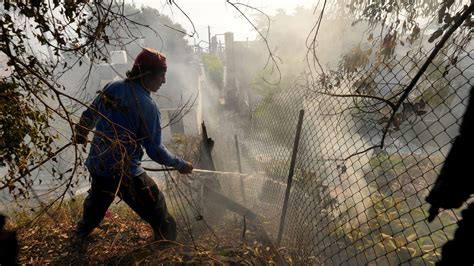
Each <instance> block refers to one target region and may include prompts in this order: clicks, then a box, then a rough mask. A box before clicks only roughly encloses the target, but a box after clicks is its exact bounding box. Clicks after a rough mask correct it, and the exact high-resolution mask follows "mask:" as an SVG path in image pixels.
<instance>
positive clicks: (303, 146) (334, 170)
mask: <svg viewBox="0 0 474 266" xmlns="http://www.w3.org/2000/svg"><path fill="white" fill-rule="evenodd" d="M462 42H463V41H459V42H457V43H456V41H453V44H452V45H450V46H449V47H450V48H449V49H448V48H446V49H443V50H441V52H440V53H439V54H438V55H437V57H436V58H435V60H433V61H432V63H431V64H430V66H429V67H428V70H427V71H425V72H424V74H423V75H422V77H421V79H420V80H419V81H418V83H417V85H416V87H415V89H414V90H413V91H412V92H411V93H410V96H409V97H408V99H407V100H405V101H404V102H403V104H402V105H401V109H400V110H398V111H397V112H396V114H395V115H394V117H393V120H392V121H390V120H389V118H390V117H391V112H392V111H393V109H392V108H391V106H390V103H393V104H395V103H396V102H397V100H398V99H399V97H400V95H401V94H402V93H403V91H404V89H405V88H406V86H407V85H408V84H409V83H410V81H411V80H412V79H413V78H414V76H415V75H416V73H417V72H418V70H419V69H420V67H421V65H422V64H423V62H424V61H425V60H426V58H427V57H428V55H429V54H430V52H431V50H426V49H424V48H419V49H416V50H410V51H408V52H404V53H403V54H401V53H399V54H396V55H394V56H392V57H391V58H389V59H387V58H385V59H384V60H378V59H377V58H372V59H371V60H372V61H373V62H375V63H373V64H371V65H370V66H367V67H364V68H358V69H357V71H356V70H354V69H350V68H347V66H344V65H340V66H339V68H338V69H337V71H328V73H326V74H325V75H321V76H320V77H319V78H318V79H316V80H314V79H312V77H310V76H303V77H301V78H300V79H299V80H296V81H295V83H294V84H295V85H294V86H292V87H291V88H288V89H285V90H282V91H279V92H277V93H275V94H274V95H272V96H270V97H267V98H264V99H263V100H262V101H261V102H260V103H259V104H258V105H257V106H256V107H255V108H252V109H251V111H250V112H249V114H245V115H242V114H237V113H236V112H234V111H232V110H219V114H220V115H219V119H218V121H217V122H216V123H214V124H212V125H211V126H210V127H209V128H210V129H209V131H210V135H211V136H212V137H213V138H214V139H215V141H216V143H215V148H214V158H217V159H216V162H217V164H216V165H217V168H218V170H226V171H236V170H238V169H237V165H238V164H237V160H238V158H237V152H236V148H235V147H236V146H235V142H234V136H233V135H234V134H235V135H237V136H238V139H239V147H240V153H241V160H242V164H243V171H244V172H246V173H252V175H251V176H248V177H245V178H244V189H243V193H244V194H245V195H241V194H242V190H240V189H238V188H239V182H238V180H237V178H240V177H225V178H221V179H220V182H221V184H222V188H223V190H224V191H225V194H227V195H231V197H233V198H234V199H235V200H236V201H238V202H241V203H242V204H243V203H244V202H243V201H242V200H243V198H244V196H245V198H246V202H245V204H246V206H247V207H248V208H250V209H251V210H252V211H254V212H255V213H257V214H259V215H260V216H261V219H262V221H263V223H264V224H265V227H266V229H267V232H268V233H269V235H270V236H271V237H273V238H274V239H275V240H276V239H277V234H278V232H277V231H278V226H279V222H280V215H281V212H282V203H283V198H284V194H285V189H286V186H287V178H288V171H289V164H290V158H291V152H292V145H293V142H294V138H295V132H296V123H297V118H298V112H299V110H301V109H303V110H304V111H305V116H304V120H303V126H302V135H301V139H300V144H299V151H298V154H297V160H296V170H295V174H294V176H293V186H292V188H291V193H290V196H289V206H288V213H287V217H286V220H285V227H284V235H283V236H284V237H283V242H282V247H284V248H285V249H287V250H288V252H290V253H291V254H293V255H294V259H295V260H297V261H300V262H304V263H311V264H328V265H333V264H337V265H340V264H343V265H365V264H377V265H379V264H382V265H384V264H404V263H410V264H432V263H434V262H436V261H438V260H439V259H440V252H441V247H442V245H443V244H444V243H446V241H447V240H449V239H451V238H452V237H453V232H454V230H455V229H456V223H457V221H458V220H459V219H460V215H459V210H454V211H453V210H446V211H443V212H442V213H440V215H439V216H438V217H439V218H438V219H436V220H435V221H434V222H432V223H428V222H427V219H426V218H427V216H428V214H427V209H428V206H427V204H426V203H425V198H426V196H427V194H428V192H429V189H430V188H431V186H432V184H433V183H434V182H435V180H436V177H437V175H438V173H439V170H440V168H441V166H442V165H443V162H444V160H445V158H446V156H447V153H448V152H449V149H450V146H451V141H452V140H453V138H454V137H455V136H456V135H457V134H458V128H459V125H460V123H461V121H462V116H463V113H464V110H465V108H466V104H467V101H468V95H469V90H470V88H471V87H472V86H473V85H474V82H473V76H474V75H473V74H474V67H473V60H472V59H473V58H472V56H473V53H472V49H471V48H472V45H471V44H468V45H465V43H462ZM466 47H467V48H466ZM356 52H357V51H356ZM389 121H390V122H391V125H390V127H387V123H388V122H389ZM386 129H388V131H387V132H386V136H385V137H384V132H385V130H386ZM223 132H225V133H223ZM382 140H383V141H384V145H383V148H380V147H377V146H380V143H381V141H382Z"/></svg>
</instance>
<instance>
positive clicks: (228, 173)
mask: <svg viewBox="0 0 474 266" xmlns="http://www.w3.org/2000/svg"><path fill="white" fill-rule="evenodd" d="M143 169H145V170H146V171H151V172H168V171H178V169H176V168H149V167H143ZM193 172H198V173H209V174H220V175H237V176H248V175H250V174H242V173H237V172H223V171H212V170H205V169H197V168H194V169H193Z"/></svg>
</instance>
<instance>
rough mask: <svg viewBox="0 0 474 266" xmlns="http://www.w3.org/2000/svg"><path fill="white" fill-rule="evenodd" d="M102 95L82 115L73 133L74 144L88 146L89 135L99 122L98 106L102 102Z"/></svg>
mask: <svg viewBox="0 0 474 266" xmlns="http://www.w3.org/2000/svg"><path fill="white" fill-rule="evenodd" d="M101 95H102V93H100V94H99V95H98V96H97V97H96V98H95V99H94V101H93V102H92V104H91V105H90V106H89V107H87V109H86V110H85V111H84V112H83V113H82V115H81V118H80V120H79V123H77V124H76V125H75V127H74V133H73V137H72V139H73V142H74V143H77V144H86V143H87V135H88V134H89V131H91V130H92V129H93V128H94V127H95V124H96V122H97V118H98V114H97V106H98V104H99V101H100V97H101Z"/></svg>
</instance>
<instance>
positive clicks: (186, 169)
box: [178, 162, 193, 174]
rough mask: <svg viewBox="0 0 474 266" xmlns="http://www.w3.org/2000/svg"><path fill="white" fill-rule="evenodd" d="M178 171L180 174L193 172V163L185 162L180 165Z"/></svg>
mask: <svg viewBox="0 0 474 266" xmlns="http://www.w3.org/2000/svg"><path fill="white" fill-rule="evenodd" d="M178 172H179V173H180V174H190V173H192V172H193V164H192V163H191V162H186V163H185V164H184V166H183V167H181V168H180V169H179V170H178Z"/></svg>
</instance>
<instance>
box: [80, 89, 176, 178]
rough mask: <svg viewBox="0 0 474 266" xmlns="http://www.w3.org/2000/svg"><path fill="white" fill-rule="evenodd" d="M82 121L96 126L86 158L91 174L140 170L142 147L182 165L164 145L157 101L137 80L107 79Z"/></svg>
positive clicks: (161, 160)
mask: <svg viewBox="0 0 474 266" xmlns="http://www.w3.org/2000/svg"><path fill="white" fill-rule="evenodd" d="M81 122H82V123H81V124H83V123H85V125H83V126H85V127H86V128H87V129H93V128H94V127H95V129H96V130H95V133H94V138H93V140H92V143H91V147H90V151H89V155H88V157H87V159H86V162H85V164H86V166H87V168H88V169H89V171H90V172H91V174H93V175H96V176H102V177H107V176H116V175H124V176H129V177H134V176H138V175H140V174H142V173H143V172H144V170H143V168H142V167H141V160H142V157H143V148H145V150H146V153H147V154H148V156H149V157H150V158H151V159H152V160H154V161H156V162H158V163H160V164H163V165H166V166H170V167H176V168H178V169H181V168H182V167H184V165H185V162H184V161H183V160H182V159H180V158H178V157H176V156H175V155H173V154H171V153H170V152H169V151H168V150H167V149H166V147H165V146H163V144H162V140H161V126H160V111H159V108H158V105H157V104H156V103H155V101H154V100H153V99H152V98H151V97H150V92H149V91H147V90H145V88H143V86H142V85H141V84H140V82H138V81H126V80H122V81H115V82H112V83H109V84H108V85H107V86H106V87H105V88H104V90H103V91H102V92H101V93H99V95H98V96H97V97H96V98H95V100H94V101H93V103H92V105H91V106H90V107H89V108H88V109H87V110H86V111H84V113H83V114H82V117H81Z"/></svg>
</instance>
